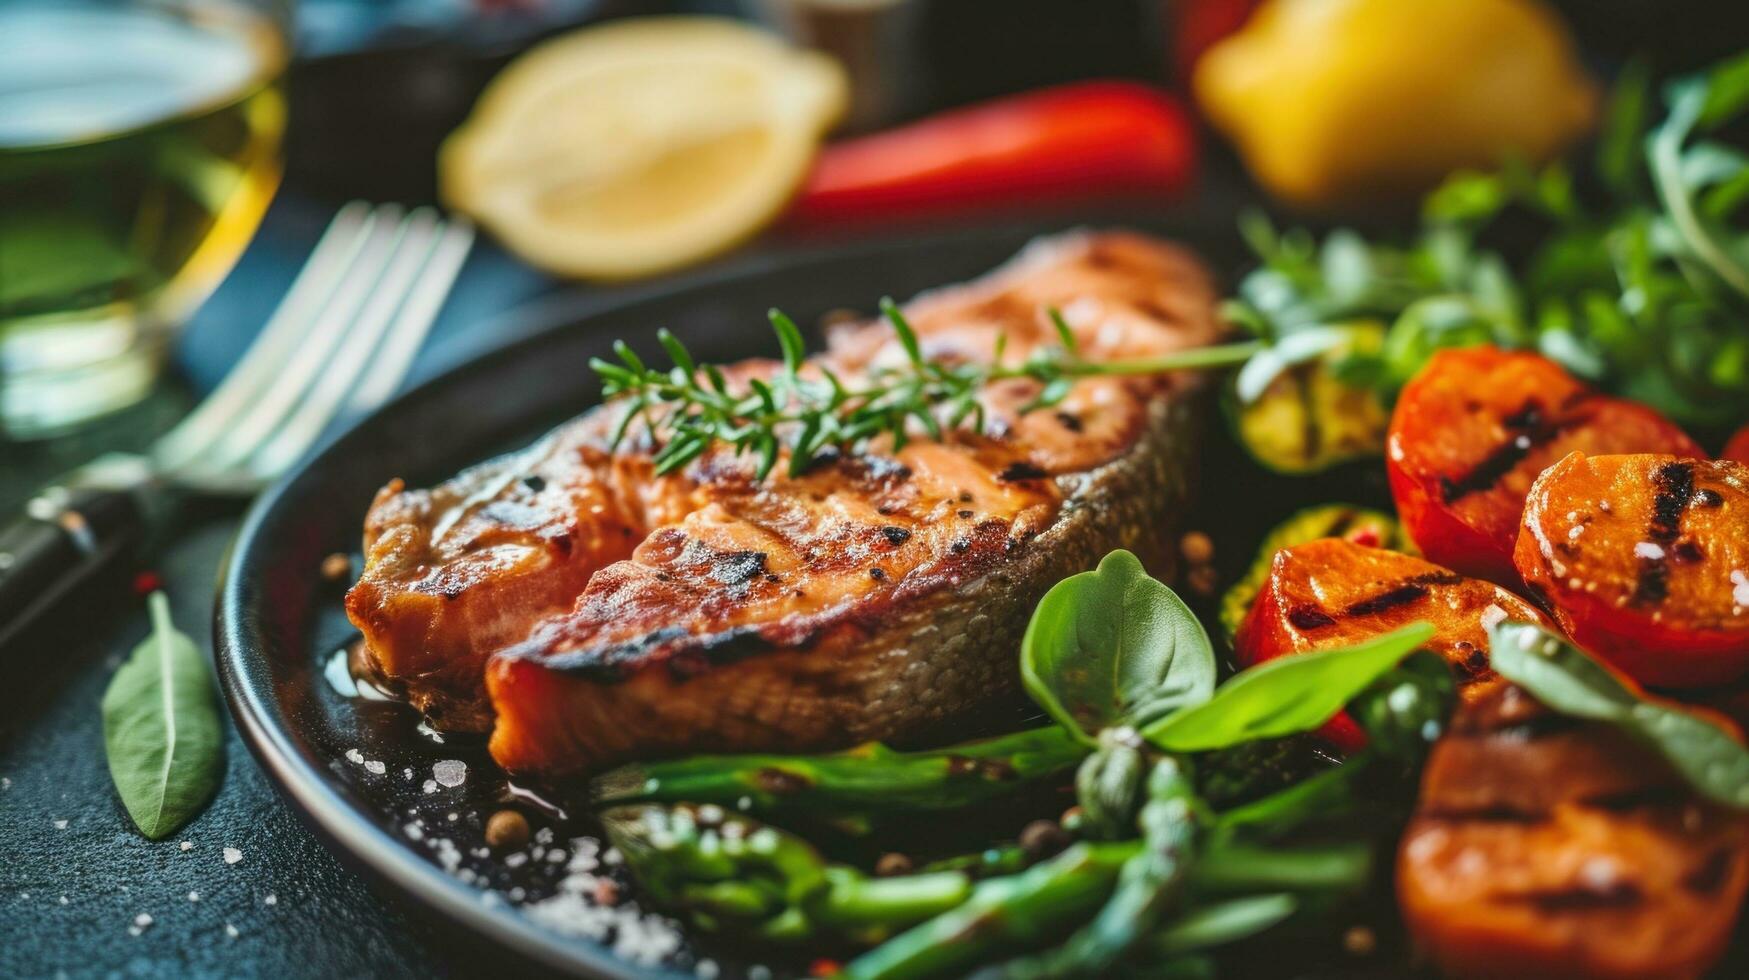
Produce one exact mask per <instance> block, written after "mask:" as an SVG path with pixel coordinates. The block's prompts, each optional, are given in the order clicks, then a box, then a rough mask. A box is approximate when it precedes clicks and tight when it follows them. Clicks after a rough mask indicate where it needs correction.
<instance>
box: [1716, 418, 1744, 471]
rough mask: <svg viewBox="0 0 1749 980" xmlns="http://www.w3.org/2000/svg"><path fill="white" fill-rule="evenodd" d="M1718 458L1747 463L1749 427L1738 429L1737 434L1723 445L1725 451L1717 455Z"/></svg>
mask: <svg viewBox="0 0 1749 980" xmlns="http://www.w3.org/2000/svg"><path fill="white" fill-rule="evenodd" d="M1719 458H1720V459H1734V460H1736V461H1737V462H1739V463H1749V425H1745V426H1744V427H1742V428H1741V429H1738V430H1737V434H1736V435H1734V436H1732V437H1731V439H1730V441H1729V442H1727V443H1725V451H1724V452H1722V453H1720V454H1719Z"/></svg>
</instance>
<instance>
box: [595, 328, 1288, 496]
mask: <svg viewBox="0 0 1749 980" xmlns="http://www.w3.org/2000/svg"><path fill="white" fill-rule="evenodd" d="M1049 312H1050V317H1051V322H1052V323H1053V324H1054V325H1055V326H1056V329H1057V335H1058V338H1059V341H1060V346H1050V347H1040V348H1038V349H1037V350H1035V351H1033V352H1032V353H1031V354H1030V355H1028V356H1027V357H1026V358H1025V359H1023V360H1021V361H1018V362H1005V361H1004V360H1003V354H1004V353H1005V348H1006V337H1005V336H1003V335H1000V334H998V335H997V338H996V345H995V349H994V351H992V353H991V357H990V360H989V362H988V363H983V362H947V361H942V360H934V359H930V358H926V357H924V355H923V348H922V344H921V343H920V342H919V341H918V339H917V333H916V331H915V330H913V329H912V328H911V325H910V324H909V323H908V322H906V320H905V316H904V314H903V313H901V312H900V311H899V307H898V305H897V304H895V303H894V302H893V301H892V300H890V299H886V300H882V301H881V313H882V315H883V316H884V317H885V318H886V320H887V322H888V323H889V324H891V326H892V328H893V333H894V334H895V335H896V336H897V337H898V340H899V344H900V346H901V347H902V348H903V349H904V351H905V362H904V364H903V365H901V366H898V367H891V368H879V369H876V370H874V371H871V372H869V373H868V374H867V375H866V376H865V377H864V378H863V379H861V380H859V381H855V382H852V381H849V380H847V379H845V378H841V377H839V375H838V374H837V373H835V372H834V371H832V369H831V368H830V367H828V366H827V365H825V364H823V363H816V364H815V365H814V367H815V368H816V372H804V368H805V367H806V365H807V361H806V348H805V345H804V343H803V340H802V332H801V330H800V329H798V328H797V327H796V324H795V321H793V320H791V319H790V318H789V317H788V316H786V315H784V314H783V312H782V311H780V310H775V309H774V310H772V311H771V313H770V318H771V326H772V329H773V330H775V331H776V333H777V340H778V344H779V346H780V347H781V348H782V351H783V366H782V367H781V368H780V369H779V370H778V371H777V372H776V373H775V374H773V375H772V376H771V377H770V378H769V379H762V378H752V379H749V380H748V382H747V386H746V390H744V391H743V390H739V389H738V388H732V387H731V386H730V384H729V381H728V378H727V376H726V375H724V373H723V371H722V369H721V368H718V367H717V366H715V365H712V364H701V363H699V362H698V361H697V360H696V359H695V358H694V357H693V356H692V354H691V352H690V351H688V350H687V349H686V346H685V345H684V344H682V343H681V342H680V340H679V338H677V337H675V336H674V335H673V334H671V333H669V332H668V331H667V330H663V331H661V332H660V333H658V334H657V339H658V340H659V341H660V342H661V344H662V347H663V349H664V350H666V351H667V353H668V356H669V358H670V359H671V360H672V361H673V365H672V366H671V367H669V368H667V369H666V370H663V369H659V368H654V367H651V366H649V365H648V364H646V363H645V362H644V360H643V359H642V358H640V357H639V356H638V355H637V353H636V352H634V351H633V350H632V349H631V347H630V346H629V345H627V344H626V343H624V342H623V341H620V342H616V343H615V344H614V348H613V349H614V354H615V356H617V357H618V358H619V361H618V363H615V362H613V361H608V360H605V359H602V358H594V359H592V360H591V361H590V362H589V366H590V367H591V368H592V369H593V370H594V371H595V373H596V375H598V376H599V377H600V378H601V384H602V396H603V398H604V399H609V400H612V399H619V400H621V402H622V403H623V407H622V408H621V409H620V413H621V414H620V417H619V421H618V423H617V424H616V425H615V427H614V430H613V435H612V437H611V444H612V445H613V446H615V447H617V446H618V445H619V444H620V443H621V442H623V441H624V440H625V438H626V437H627V436H628V435H629V434H631V433H632V432H633V431H634V429H636V428H638V427H641V428H642V431H643V432H644V433H645V434H646V435H647V436H648V437H649V440H650V442H651V444H652V445H656V446H659V447H660V448H659V449H657V451H656V456H655V463H656V472H657V473H658V474H663V473H672V472H674V471H675V470H678V469H680V468H681V467H683V466H685V465H686V464H687V463H689V462H691V461H693V460H694V459H697V458H698V457H699V456H700V455H702V454H703V453H704V452H705V451H706V450H707V449H710V448H711V447H712V446H715V445H718V444H722V445H729V446H733V447H734V448H735V453H736V455H741V454H743V453H752V454H753V455H754V457H755V458H756V460H757V469H756V471H755V472H756V474H757V477H758V479H761V480H763V479H765V478H766V477H767V476H768V475H770V473H771V471H772V469H773V468H775V467H776V465H777V461H778V457H779V456H780V455H781V454H782V453H783V451H784V450H785V449H787V450H788V451H789V466H788V472H789V475H791V476H798V475H800V474H801V473H803V472H805V471H806V470H807V469H808V467H809V466H811V465H813V463H814V462H815V461H816V460H818V459H819V458H820V456H821V454H822V453H824V452H825V451H826V450H828V449H837V450H839V451H842V452H857V451H860V450H862V449H863V448H865V447H866V446H867V444H868V443H869V442H870V441H871V440H873V439H874V438H876V437H878V436H882V435H886V436H890V437H891V438H892V441H893V445H892V449H893V451H894V452H897V451H898V450H900V449H902V448H904V446H905V444H906V442H908V441H909V440H910V438H911V431H912V426H913V424H915V425H916V426H917V427H919V428H921V429H922V430H923V432H925V433H927V434H928V436H929V437H930V438H931V439H935V440H940V439H942V438H944V437H945V435H946V433H947V432H949V431H950V430H956V429H969V430H970V431H972V432H975V433H982V432H984V430H985V424H986V422H987V419H986V413H985V410H984V406H983V403H982V402H981V401H980V400H979V396H980V395H981V394H982V393H983V391H984V389H985V388H986V387H987V386H988V385H990V384H992V383H994V382H998V381H1003V380H1007V379H1012V378H1024V379H1027V380H1030V381H1034V382H1037V383H1038V385H1039V386H1040V388H1039V391H1038V394H1036V395H1035V396H1034V397H1033V398H1032V399H1031V400H1030V401H1028V402H1026V403H1025V404H1024V405H1022V406H1021V408H1020V411H1021V412H1023V413H1024V412H1031V411H1035V410H1037V409H1041V408H1049V407H1051V406H1053V405H1056V404H1058V403H1059V402H1061V401H1062V400H1063V398H1064V397H1066V396H1067V395H1068V393H1069V389H1070V388H1071V386H1073V384H1074V382H1075V379H1077V378H1084V377H1091V376H1095V375H1121V376H1142V375H1152V374H1165V373H1168V372H1172V371H1188V370H1198V369H1207V368H1218V367H1226V366H1231V365H1235V364H1241V363H1243V362H1244V361H1245V360H1246V359H1248V358H1250V357H1251V355H1253V354H1255V353H1256V352H1257V351H1258V350H1260V349H1261V348H1262V346H1263V345H1262V344H1261V343H1260V342H1256V341H1250V342H1244V343H1235V344H1224V345H1214V346H1209V347H1199V348H1195V349H1192V350H1186V351H1179V352H1175V353H1172V354H1166V355H1162V356H1160V357H1154V358H1143V359H1136V360H1119V361H1088V360H1084V359H1083V358H1082V357H1081V356H1080V353H1079V351H1078V349H1077V347H1076V344H1075V335H1074V333H1073V332H1072V331H1070V329H1069V327H1068V324H1067V323H1065V322H1064V320H1063V318H1062V316H1061V314H1060V313H1058V312H1057V311H1056V310H1051V311H1049ZM816 374H817V376H816Z"/></svg>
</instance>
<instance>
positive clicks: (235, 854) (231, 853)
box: [224, 847, 243, 864]
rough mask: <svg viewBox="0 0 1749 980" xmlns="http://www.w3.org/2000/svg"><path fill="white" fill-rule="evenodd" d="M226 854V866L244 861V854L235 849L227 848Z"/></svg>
mask: <svg viewBox="0 0 1749 980" xmlns="http://www.w3.org/2000/svg"><path fill="white" fill-rule="evenodd" d="M224 854H225V863H226V864H236V863H237V862H238V861H241V860H243V852H242V851H239V850H237V849H236V848H234V847H227V848H225V851H224Z"/></svg>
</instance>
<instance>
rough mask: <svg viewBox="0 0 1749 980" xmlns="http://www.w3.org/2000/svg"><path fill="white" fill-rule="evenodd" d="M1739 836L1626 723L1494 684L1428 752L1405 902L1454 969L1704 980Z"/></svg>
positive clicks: (1417, 932) (1729, 902) (1740, 866)
mask: <svg viewBox="0 0 1749 980" xmlns="http://www.w3.org/2000/svg"><path fill="white" fill-rule="evenodd" d="M1746 831H1749V826H1746V824H1745V821H1744V819H1743V818H1742V817H1741V816H1740V815H1737V814H1733V813H1730V812H1728V811H1725V810H1723V809H1721V808H1719V807H1716V806H1712V805H1710V804H1707V803H1705V802H1703V801H1701V800H1699V799H1698V798H1696V797H1694V796H1693V795H1692V793H1690V792H1689V791H1688V789H1687V787H1686V786H1685V785H1684V784H1683V783H1682V782H1681V780H1680V779H1679V778H1678V777H1677V776H1676V774H1675V773H1674V772H1672V771H1671V770H1670V768H1669V766H1668V765H1666V764H1665V763H1664V762H1663V761H1662V760H1661V759H1659V758H1658V757H1656V756H1655V755H1653V754H1652V753H1650V752H1649V751H1647V750H1646V749H1644V748H1642V747H1641V746H1640V745H1639V744H1638V743H1635V742H1633V741H1632V740H1631V739H1629V738H1627V737H1626V736H1624V735H1623V734H1622V733H1621V732H1620V731H1618V730H1617V729H1615V728H1613V727H1610V726H1607V725H1602V724H1598V723H1581V722H1577V721H1574V720H1571V719H1567V718H1562V717H1558V716H1555V715H1552V714H1549V713H1548V712H1546V711H1545V710H1544V709H1543V708H1542V707H1541V706H1540V705H1538V704H1537V703H1536V702H1535V701H1534V700H1532V699H1531V698H1530V697H1529V696H1528V695H1526V694H1525V693H1524V692H1523V691H1521V690H1519V689H1518V688H1516V687H1513V686H1512V685H1509V684H1501V685H1497V686H1495V687H1494V688H1493V689H1492V690H1491V691H1489V692H1488V693H1487V695H1486V696H1484V697H1483V698H1481V699H1479V700H1477V701H1475V702H1473V703H1471V704H1469V705H1467V706H1465V707H1464V708H1463V709H1461V710H1460V711H1459V713H1458V716H1457V718H1456V719H1455V721H1454V722H1453V726H1452V731H1451V733H1450V734H1449V735H1447V736H1446V737H1445V738H1444V739H1442V740H1441V741H1440V742H1439V744H1438V745H1436V746H1435V747H1434V749H1433V753H1432V755H1431V756H1430V757H1429V758H1428V762H1427V768H1426V770H1425V772H1424V773H1423V776H1422V784H1421V799H1420V803H1419V805H1418V807H1417V812H1416V815H1415V817H1414V819H1412V820H1411V821H1410V824H1409V827H1408V830H1407V831H1406V833H1405V834H1404V837H1403V842H1402V846H1401V850H1400V851H1399V854H1398V858H1397V899H1398V902H1399V904H1400V906H1401V909H1402V913H1403V918H1404V920H1405V922H1406V923H1407V924H1408V927H1409V931H1410V933H1411V935H1412V936H1413V937H1414V938H1415V941H1416V942H1417V944H1418V945H1420V946H1421V947H1422V948H1423V949H1424V950H1425V951H1427V952H1428V953H1429V954H1430V955H1431V956H1432V958H1433V960H1434V961H1435V962H1436V963H1437V964H1438V965H1439V966H1440V968H1441V970H1442V971H1443V972H1445V973H1447V974H1450V975H1453V976H1457V977H1496V978H1498V977H1588V978H1589V977H1695V976H1699V975H1700V974H1702V973H1705V972H1706V970H1707V969H1708V968H1709V967H1710V966H1712V964H1713V963H1714V962H1715V961H1717V960H1718V958H1719V956H1720V955H1721V954H1722V953H1723V952H1724V949H1725V947H1726V946H1727V944H1728V943H1729V941H1730V937H1731V931H1732V926H1733V923H1734V922H1735V921H1736V918H1737V911H1738V907H1739V905H1740V904H1741V902H1742V899H1743V893H1744V889H1745V886H1746V885H1749V832H1746Z"/></svg>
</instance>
